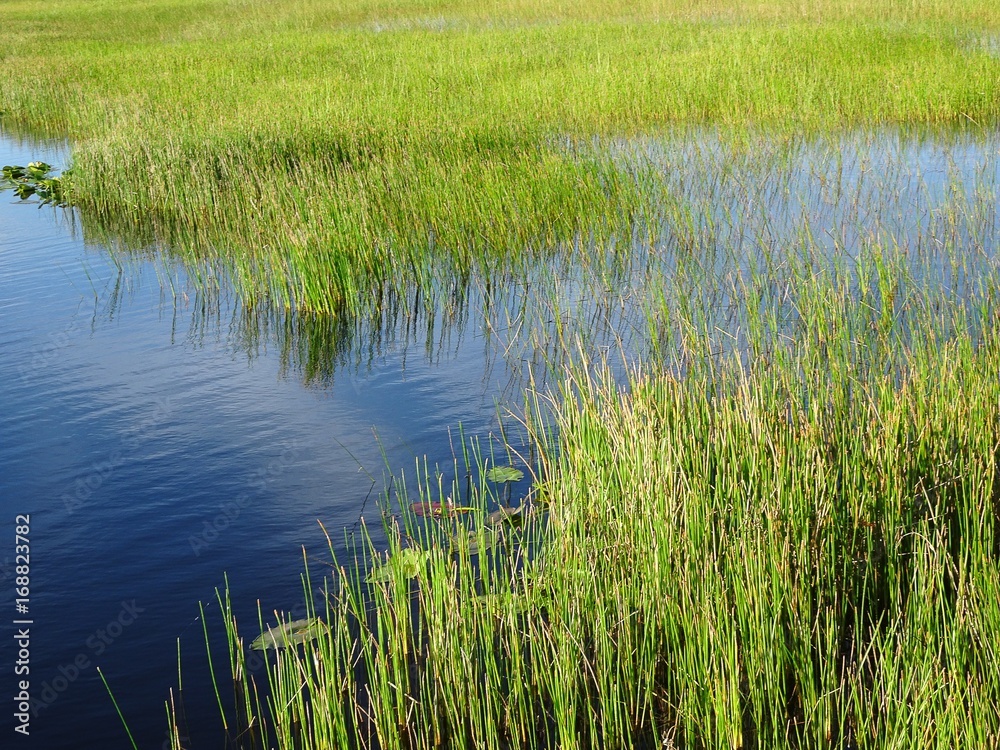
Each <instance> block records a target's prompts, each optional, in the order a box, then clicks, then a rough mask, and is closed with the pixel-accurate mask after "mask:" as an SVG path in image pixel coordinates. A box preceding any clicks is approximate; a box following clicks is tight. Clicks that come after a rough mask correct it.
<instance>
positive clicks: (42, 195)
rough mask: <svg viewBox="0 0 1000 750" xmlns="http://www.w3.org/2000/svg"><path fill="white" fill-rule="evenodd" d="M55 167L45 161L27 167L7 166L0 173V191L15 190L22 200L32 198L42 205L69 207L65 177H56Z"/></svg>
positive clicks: (15, 193)
mask: <svg viewBox="0 0 1000 750" xmlns="http://www.w3.org/2000/svg"><path fill="white" fill-rule="evenodd" d="M54 172H55V167H53V166H52V165H51V164H46V163H45V162H44V161H33V162H31V163H29V164H28V166H26V167H21V166H11V165H7V166H5V167H4V168H3V172H2V173H0V191H3V190H13V191H14V195H16V196H17V197H18V198H20V199H21V200H27V199H28V198H31V197H32V196H34V197H36V198H38V200H39V202H40V203H41V204H42V205H46V204H52V205H55V206H65V205H67V200H66V191H65V183H64V182H63V177H64V176H65V174H66V173H63V176H59V177H57V176H55V174H54Z"/></svg>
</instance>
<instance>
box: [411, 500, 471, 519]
mask: <svg viewBox="0 0 1000 750" xmlns="http://www.w3.org/2000/svg"><path fill="white" fill-rule="evenodd" d="M410 510H411V511H413V513H414V514H416V515H418V516H435V517H437V516H446V515H448V514H449V513H469V512H470V511H473V510H475V508H467V507H465V506H462V505H451V504H450V503H439V502H433V503H412V504H411V505H410Z"/></svg>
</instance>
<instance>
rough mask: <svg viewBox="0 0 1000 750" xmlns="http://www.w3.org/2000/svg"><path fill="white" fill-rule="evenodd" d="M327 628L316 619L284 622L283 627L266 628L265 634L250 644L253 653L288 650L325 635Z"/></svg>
mask: <svg viewBox="0 0 1000 750" xmlns="http://www.w3.org/2000/svg"><path fill="white" fill-rule="evenodd" d="M328 630H329V628H328V627H327V625H326V623H325V622H323V621H322V620H320V619H319V618H318V617H310V618H308V619H305V620H295V621H294V622H286V623H285V624H284V625H276V626H274V627H270V626H269V627H268V629H267V632H266V633H262V634H261V635H260V637H259V638H256V639H255V640H254V642H253V643H251V644H250V648H252V649H253V650H254V651H265V650H266V649H269V648H288V647H289V646H295V645H298V644H299V643H305V642H306V641H311V640H314V639H316V638H319V637H320V636H321V635H323V634H325V633H326V632H327V631H328Z"/></svg>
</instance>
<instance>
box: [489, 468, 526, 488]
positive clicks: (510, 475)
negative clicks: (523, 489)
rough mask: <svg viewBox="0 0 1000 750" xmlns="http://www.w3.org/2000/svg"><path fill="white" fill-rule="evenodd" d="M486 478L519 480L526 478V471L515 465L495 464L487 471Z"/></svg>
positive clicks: (504, 480)
mask: <svg viewBox="0 0 1000 750" xmlns="http://www.w3.org/2000/svg"><path fill="white" fill-rule="evenodd" d="M486 478H487V479H489V480H490V481H491V482H497V483H498V484H499V483H503V482H519V481H521V480H522V479H523V478H524V472H523V471H521V470H520V469H515V468H514V467H513V466H494V467H493V468H492V469H490V470H489V471H487V472H486Z"/></svg>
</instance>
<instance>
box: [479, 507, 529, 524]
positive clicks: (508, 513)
mask: <svg viewBox="0 0 1000 750" xmlns="http://www.w3.org/2000/svg"><path fill="white" fill-rule="evenodd" d="M527 507H528V506H527V504H523V505H519V506H517V507H516V508H510V507H506V506H501V507H499V508H497V509H496V510H495V511H493V512H492V513H490V514H489V515H488V516H487V517H486V523H487V524H488V525H490V526H502V525H503V524H505V523H507V524H511V525H517V524H520V523H522V522H523V521H524V519H525V518H526V517H527V515H528V512H527Z"/></svg>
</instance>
